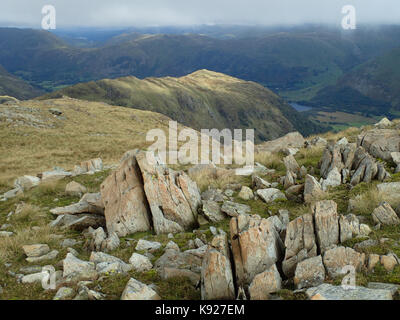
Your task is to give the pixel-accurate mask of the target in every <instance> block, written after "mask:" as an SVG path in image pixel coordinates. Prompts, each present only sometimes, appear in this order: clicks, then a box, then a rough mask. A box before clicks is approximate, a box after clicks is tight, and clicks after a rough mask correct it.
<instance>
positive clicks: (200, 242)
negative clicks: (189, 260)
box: [194, 238, 204, 248]
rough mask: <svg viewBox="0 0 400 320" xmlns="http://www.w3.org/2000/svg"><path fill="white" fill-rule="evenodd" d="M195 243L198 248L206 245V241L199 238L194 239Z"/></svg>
mask: <svg viewBox="0 0 400 320" xmlns="http://www.w3.org/2000/svg"><path fill="white" fill-rule="evenodd" d="M194 244H195V246H196V248H201V247H202V246H204V242H203V241H201V240H200V239H199V238H196V239H194Z"/></svg>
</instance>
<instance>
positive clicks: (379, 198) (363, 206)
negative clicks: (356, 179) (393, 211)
mask: <svg viewBox="0 0 400 320" xmlns="http://www.w3.org/2000/svg"><path fill="white" fill-rule="evenodd" d="M383 201H386V202H388V203H389V204H390V205H391V206H392V208H396V207H397V206H398V205H400V195H398V194H394V193H385V192H381V191H378V189H377V188H376V187H375V186H371V187H370V188H369V189H368V190H367V191H365V192H363V193H360V194H358V195H356V196H355V197H354V198H353V199H352V201H351V203H352V207H353V210H352V211H354V213H356V214H362V215H369V214H371V213H372V211H374V209H375V208H377V207H378V206H379V203H381V202H383Z"/></svg>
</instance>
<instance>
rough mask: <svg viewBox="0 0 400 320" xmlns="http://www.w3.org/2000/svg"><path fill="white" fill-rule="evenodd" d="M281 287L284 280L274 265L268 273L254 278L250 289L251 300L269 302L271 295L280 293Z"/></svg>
mask: <svg viewBox="0 0 400 320" xmlns="http://www.w3.org/2000/svg"><path fill="white" fill-rule="evenodd" d="M281 287H282V279H281V276H280V274H279V272H278V269H277V268H276V265H275V264H274V265H272V266H271V267H270V268H269V269H267V270H266V271H264V272H262V273H259V274H257V275H256V276H255V277H254V279H253V281H252V282H251V284H250V287H249V293H250V299H251V300H268V299H269V297H270V294H271V293H275V292H278V291H279V290H280V289H281Z"/></svg>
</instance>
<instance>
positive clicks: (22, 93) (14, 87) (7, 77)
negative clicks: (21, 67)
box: [0, 66, 44, 100]
mask: <svg viewBox="0 0 400 320" xmlns="http://www.w3.org/2000/svg"><path fill="white" fill-rule="evenodd" d="M43 93H44V92H43V91H42V90H39V89H37V88H34V87H32V86H31V85H30V84H28V83H27V82H25V81H23V80H22V79H19V78H18V77H16V76H13V75H11V74H10V73H8V72H7V70H5V69H4V68H3V67H2V66H0V96H12V97H15V98H18V99H21V100H24V99H30V98H33V97H37V96H38V95H40V94H43Z"/></svg>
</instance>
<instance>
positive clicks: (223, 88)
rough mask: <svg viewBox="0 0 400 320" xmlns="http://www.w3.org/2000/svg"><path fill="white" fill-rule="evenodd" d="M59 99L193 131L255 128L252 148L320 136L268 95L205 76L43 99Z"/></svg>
mask: <svg viewBox="0 0 400 320" xmlns="http://www.w3.org/2000/svg"><path fill="white" fill-rule="evenodd" d="M62 96H69V97H71V98H77V99H84V100H89V101H103V102H106V103H109V104H112V105H119V106H125V107H130V108H135V109H141V110H149V111H154V112H159V113H162V114H164V115H166V116H168V117H170V118H172V119H174V120H176V121H178V122H180V123H182V124H184V125H186V126H189V127H192V128H194V129H197V130H200V129H212V128H217V129H220V130H221V129H224V128H229V129H236V128H237V129H253V128H255V129H256V132H255V139H256V141H258V142H260V141H265V140H270V139H274V138H278V137H280V136H282V135H284V134H286V133H288V132H292V131H300V132H301V133H302V134H305V135H308V134H311V133H315V132H318V131H321V127H319V126H318V125H315V124H313V123H312V122H310V121H309V120H307V119H306V118H305V117H304V116H303V115H301V114H300V113H298V112H297V111H295V110H294V109H293V108H292V107H291V106H289V105H288V104H287V103H285V102H284V101H283V100H282V99H281V98H280V97H279V96H278V95H276V94H275V93H273V92H272V91H271V90H269V89H267V88H265V87H263V86H261V85H259V84H257V83H254V82H250V81H244V80H241V79H238V78H234V77H231V76H227V75H225V74H222V73H217V72H213V71H209V70H199V71H196V72H194V73H191V74H189V75H187V76H184V77H179V78H174V77H163V78H154V77H151V78H146V79H144V80H140V79H138V78H136V77H132V76H130V77H124V78H118V79H113V80H110V79H104V80H100V81H92V82H87V83H81V84H77V85H75V86H71V87H67V88H64V89H61V90H59V91H56V92H53V93H50V94H47V95H45V96H44V98H46V99H47V98H58V97H62ZM194 115H195V116H194Z"/></svg>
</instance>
